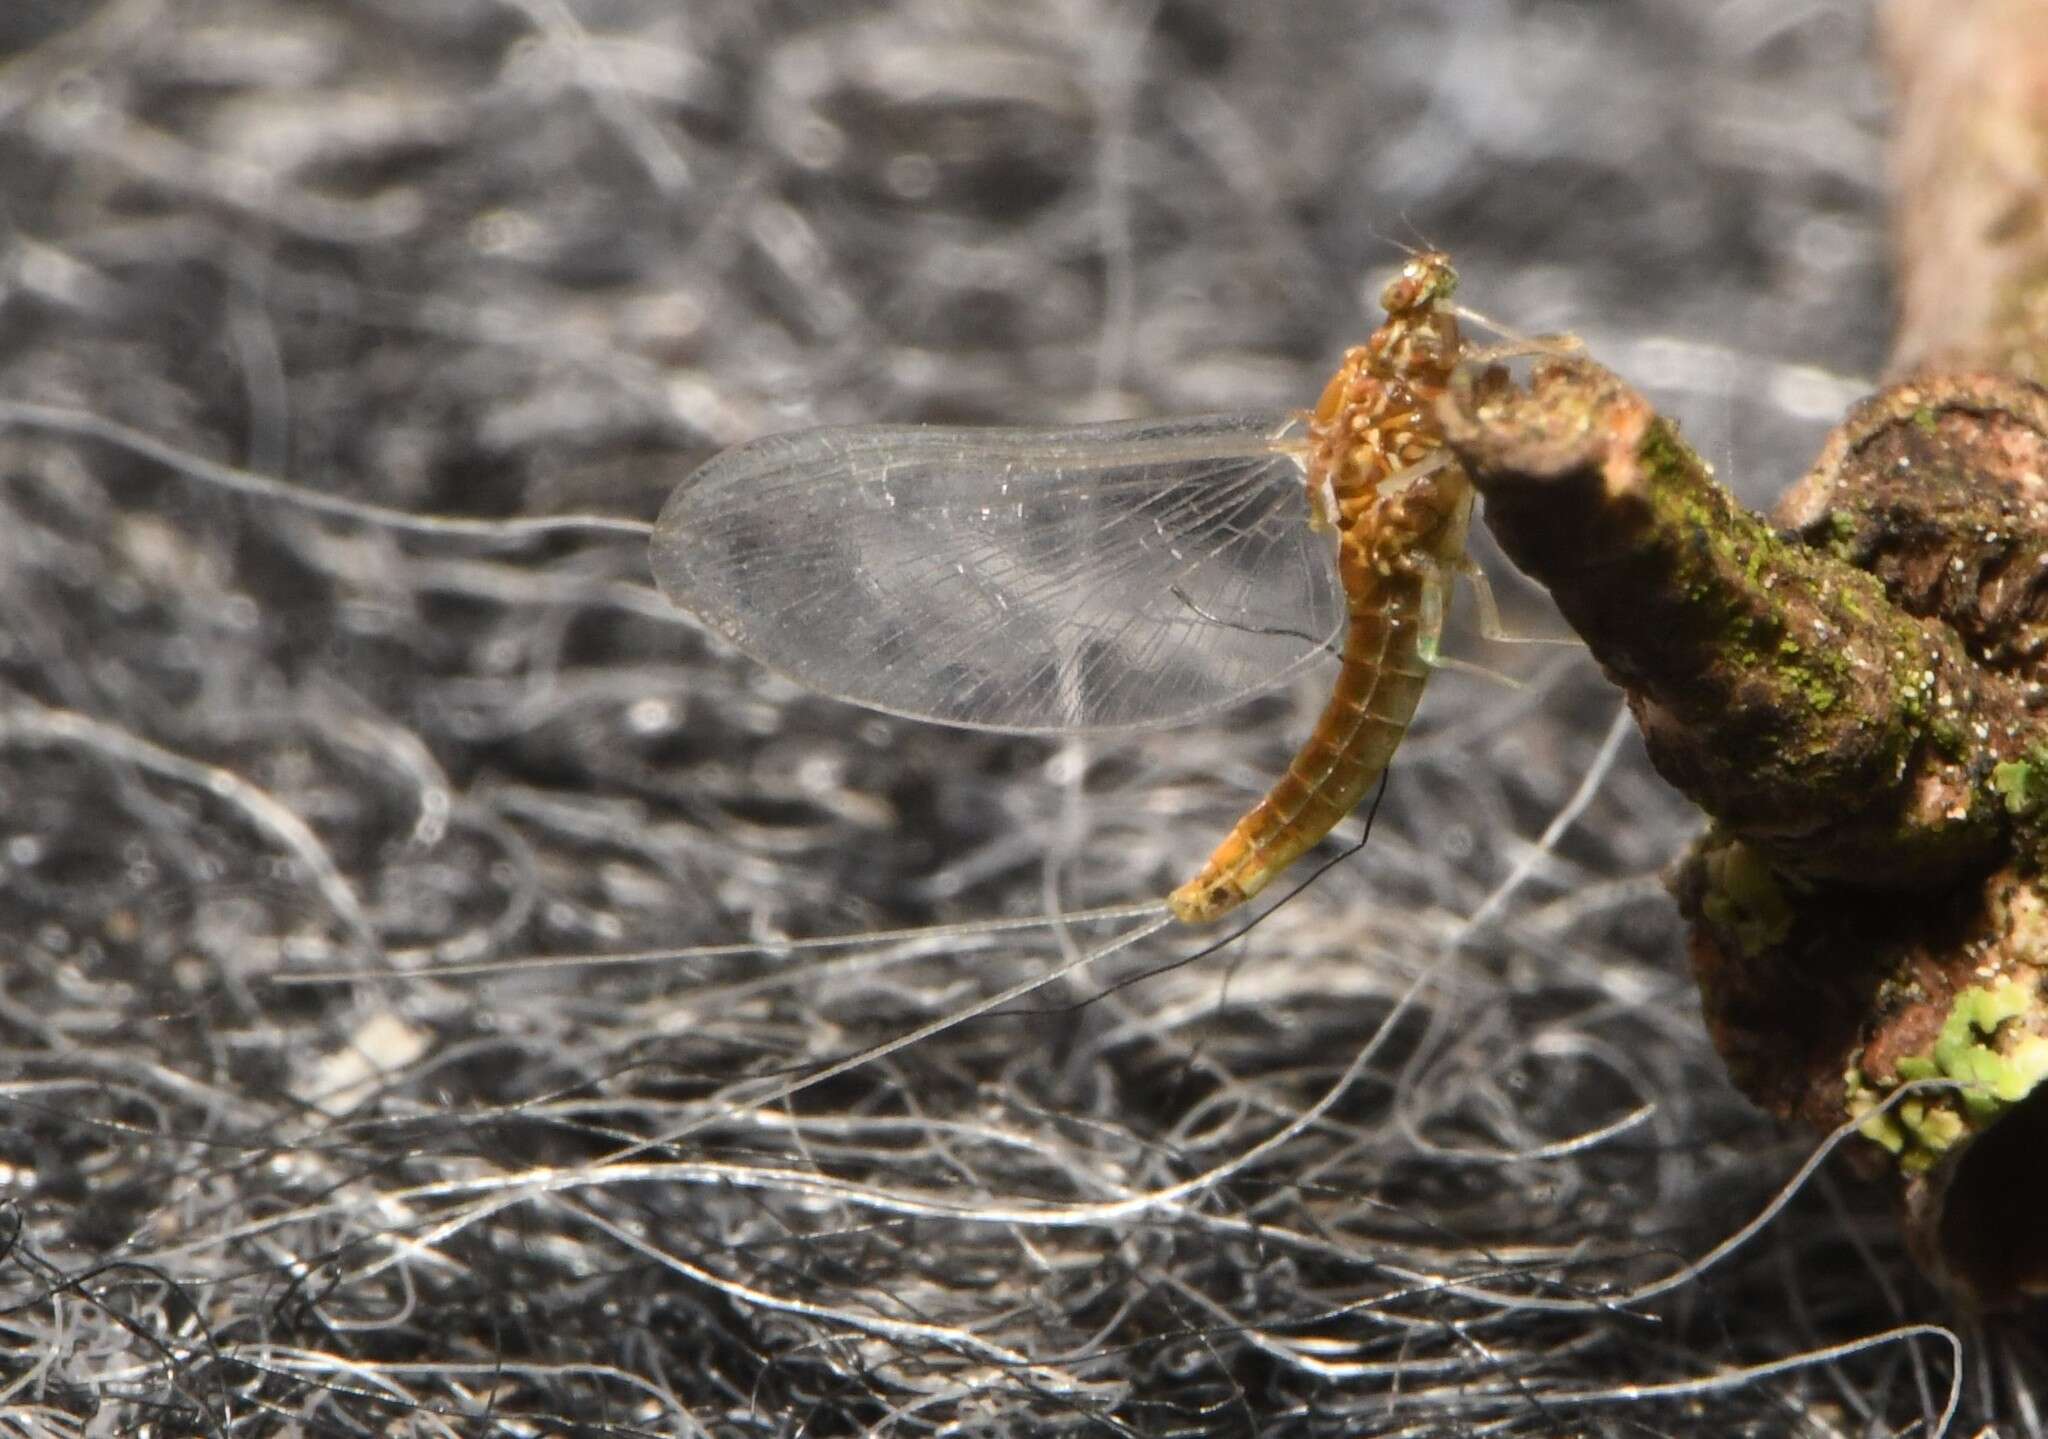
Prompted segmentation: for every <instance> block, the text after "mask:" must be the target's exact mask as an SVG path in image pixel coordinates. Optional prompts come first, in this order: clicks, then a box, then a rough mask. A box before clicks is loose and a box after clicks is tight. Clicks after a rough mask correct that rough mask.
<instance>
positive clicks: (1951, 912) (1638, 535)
mask: <svg viewBox="0 0 2048 1439" xmlns="http://www.w3.org/2000/svg"><path fill="white" fill-rule="evenodd" d="M1889 42H1890V51H1891V54H1892V57H1893V59H1894V61H1895V62H1896V66H1897V69H1898V72H1899V77H1900V87H1901V95H1902V103H1901V132H1900V137H1899V145H1898V161H1899V176H1900V182H1901V188H1902V194H1901V199H1900V204H1899V207H1898V215H1899V222H1898V237H1899V243H1900V249H1901V255H1902V271H1903V279H1902V300H1903V315H1902V319H1901V327H1900V332H1899V337H1898V343H1897V352H1896V363H1895V369H1896V370H1897V371H1898V372H1900V373H1901V374H1904V375H1907V376H1908V378H1906V379H1905V380H1903V381H1902V382H1901V383H1898V384H1896V385H1894V386H1892V387H1891V388H1889V389H1886V390H1884V391H1882V392H1880V393H1879V394H1877V395H1875V396H1873V397H1872V398H1870V399H1869V400H1867V401H1865V402H1864V403H1862V404H1861V405H1859V406H1857V407H1856V408H1855V409H1854V410H1853V411H1852V412H1851V413H1850V414H1849V416H1848V417H1847V418H1846V419H1845V421H1844V422H1843V423H1842V425H1841V426H1840V427H1839V428H1838V429H1837V430H1836V431H1835V433H1834V434H1833V436H1832V437H1831V439H1830V440H1829V442H1828V444H1827V445H1826V447H1825V448H1824V450H1823V452H1822V454H1821V456H1820V458H1819V460H1818V462H1817V463H1816V464H1815V466H1814V468H1813V469H1812V471H1811V472H1810V473H1809V474H1808V475H1807V476H1806V477H1805V478H1804V479H1803V480H1801V481H1800V482H1799V483H1798V484H1797V485H1795V486H1794V487H1793V488H1792V489H1791V490H1790V491H1789V492H1788V493H1787V494H1786V496H1785V497H1784V499H1783V501H1782V502H1781V505H1780V507H1779V511H1778V514H1777V517H1776V518H1777V521H1778V525H1777V526H1775V527H1774V526H1773V525H1772V524H1771V523H1769V522H1767V521H1766V520H1765V519H1764V518H1763V517H1761V516H1758V515H1755V514H1751V513H1749V512H1747V511H1745V510H1743V509H1742V508H1741V507H1740V506H1739V505H1737V504H1736V503H1735V502H1734V501H1733V499H1732V498H1731V497H1730V496H1729V495H1728V494H1727V493H1726V492H1725V491H1723V490H1722V489H1721V488H1720V487H1719V486H1717V485H1716V484H1715V483H1714V481H1713V479H1712V477H1711V475H1710V474H1709V473H1708V472H1707V470H1706V468H1705V467H1704V466H1703V465H1702V464H1701V463H1700V461H1699V460H1698V459H1697V458H1696V457H1695V456H1694V455H1693V454H1692V453H1691V451H1690V450H1689V449H1687V447H1686V446H1685V445H1684V443H1683V442H1682V441H1681V440H1680V439H1679V437H1678V435H1677V433H1676V431H1675V430H1674V429H1673V428H1672V427H1671V426H1670V425H1669V424H1668V423H1667V422H1666V421H1664V420H1662V419H1660V418H1659V417H1658V416H1656V415H1655V414H1654V413H1653V412H1652V411H1651V409H1650V408H1649V406H1648V405H1647V404H1646V403H1645V402H1644V401H1643V400H1642V399H1641V398H1640V397H1638V396H1637V395H1635V394H1634V393H1633V392H1631V391H1630V390H1629V389H1628V388H1627V387H1626V386H1625V385H1623V384H1622V383H1621V382H1620V381H1618V380H1616V379H1615V378H1614V377H1613V376H1611V375H1609V374H1607V373H1606V372H1605V371H1603V370H1601V369H1599V368H1598V367H1597V366H1595V365H1592V364H1590V363H1587V362H1584V361H1553V362H1550V363H1548V364H1545V365H1542V366H1540V367H1539V368H1538V369H1537V371H1536V373H1535V374H1534V376H1533V377H1532V379H1531V381H1530V383H1529V384H1528V385H1527V386H1526V387H1519V388H1518V387H1516V386H1514V385H1512V384H1510V383H1508V381H1507V380H1506V378H1505V377H1504V376H1503V375H1502V374H1500V373H1499V372H1498V371H1495V372H1491V373H1489V374H1485V375H1476V374H1475V375H1470V376H1467V377H1466V378H1465V380H1464V381H1463V383H1462V384H1461V385H1460V386H1459V387H1458V388H1457V389H1456V390H1455V391H1454V393H1453V395H1452V396H1451V399H1450V401H1449V403H1448V406H1447V411H1446V415H1445V422H1446V425H1447V427H1448V431H1449V434H1450V437H1451V442H1452V444H1453V446H1454V448H1455V449H1456V450H1457V451H1458V453H1459V454H1460V456H1461V458H1462V459H1463V460H1464V462H1465V463H1466V465H1467V467H1468V468H1469V469H1470V470H1471V472H1472V476H1473V479H1474V482H1475V484H1477V486H1478V487H1479V489H1480V490H1481V492H1482V493H1483V494H1484V495H1485V496H1486V501H1487V515H1488V519H1489V522H1490V523H1491V525H1492V527H1493V529H1494V531H1495V533H1496V534H1497V535H1498V536H1499V538H1500V541H1501V543H1502V546H1503V548H1505V549H1506V550H1507V552H1508V553H1509V555H1510V556H1511V557H1513V558H1514V559H1515V560H1516V562H1517V563H1518V564H1520V565H1522V566H1523V567H1524V568H1525V569H1527V570H1528V571H1529V572H1530V573H1531V574H1533V575H1535V576H1536V577H1537V578H1539V579H1541V580H1542V581H1543V582H1544V583H1546V584H1547V585H1549V586H1550V587H1551V589H1552V591H1553V593H1554V594H1555V595H1556V597H1557V600H1558V603H1559V605H1560V607H1561V608H1562V609H1563V610H1564V612H1565V614H1566V615H1567V617H1568V618H1569V619H1570V620H1571V621H1572V623H1573V624H1574V626H1575V627H1576V628H1577V629H1578V630H1579V632H1580V634H1582V635H1583V636H1584V637H1585V639H1586V641H1587V643H1588V644H1589V645H1590V646H1591V647H1592V649H1593V651H1594V653H1595V654H1596V655H1597V656H1598V658H1599V659H1600V662H1601V664H1602V665H1603V666H1604V667H1605V669H1606V670H1607V672H1608V674H1609V675H1610V676H1611V677H1612V678H1613V679H1614V680H1615V682H1616V683H1618V684H1619V685H1621V686H1622V687H1623V688H1624V690H1626V691H1627V693H1628V695H1629V699H1630V703H1631V706H1632V707H1633V709H1634V711H1635V714H1636V717H1637V720H1638V722H1639V724H1640V725H1641V727H1642V730H1643V733H1644V736H1645V738H1646V740H1647V741H1648V744H1649V748H1650V752H1651V755H1652V758H1653V759H1654V760H1655V761H1656V763H1657V765H1658V767H1659V769H1660V770H1661V771H1662V772H1663V773H1664V774H1665V776H1666V777H1667V778H1669V779H1670V780H1671V781H1672V783H1674V784H1675V785H1677V786H1679V787H1680V788H1681V789H1683V790H1685V791H1686V792H1687V793H1688V794H1689V795H1691V796H1692V797H1693V798H1694V799H1695V800H1696V801H1697V802H1698V803H1699V804H1700V806H1701V807H1702V808H1703V809H1705V810H1706V811H1707V813H1708V814H1709V815H1710V816H1711V817H1712V820H1713V825H1712V828H1711V829H1710V831H1709V832H1708V834H1707V835H1706V836H1705V837H1704V838H1703V839H1702V840H1701V841H1699V842H1698V843H1697V844H1696V845H1695V846H1694V848H1693V850H1692V851H1691V852H1690V853H1689V854H1688V855H1687V856H1685V858H1684V859H1683V860H1682V861H1681V863H1680V864H1679V865H1678V867H1677V868H1676V869H1675V871H1674V873H1673V880H1672V883H1673V889H1674V892H1675V893H1676V895H1677V897H1678V899H1679V901H1680V905H1681V907H1682V909H1683V910H1684V912H1685V914H1686V916H1687V918H1688V919H1689V920H1690V922H1691V923H1692V925H1693V962H1694V968H1695V972H1696V974H1697V976H1698V979H1699V982H1700V990H1701V998H1702V1003H1703V1007H1704V1009H1705V1013H1706V1018H1707V1023H1708V1028H1709V1030H1710V1032H1711V1033H1712V1035H1713V1037H1714V1040H1715V1043H1716V1044H1717V1046H1718V1047H1719V1048H1720V1050H1721V1052H1722V1054H1723V1055H1724V1057H1725V1058H1726V1060H1727V1062H1728V1065H1729V1069H1730V1072H1731V1074H1732V1075H1733V1076H1734V1078H1735V1080H1736V1082H1737V1083H1738V1084H1740V1085H1741V1086H1742V1087H1743V1088H1744V1090H1745V1091H1746V1092H1748V1093H1749V1094H1750V1095H1751V1096H1752V1097H1753V1098H1755V1099H1756V1100H1757V1102H1758V1103H1760V1104H1762V1105H1764V1106H1765V1107H1766V1108H1768V1109H1770V1110H1771V1111H1773V1112H1775V1113H1777V1114H1780V1115H1783V1116H1786V1117H1788V1118H1798V1119H1801V1120H1803V1121H1805V1122H1807V1123H1809V1124H1811V1125H1813V1126H1814V1127H1815V1128H1817V1129H1819V1130H1822V1131H1827V1130H1832V1129H1835V1128H1837V1127H1838V1126H1840V1125H1841V1124H1842V1123H1844V1122H1845V1121H1847V1120H1853V1119H1856V1118H1858V1117H1859V1116H1866V1117H1865V1119H1864V1123H1863V1125H1862V1130H1863V1134H1864V1135H1865V1137H1866V1138H1867V1139H1868V1141H1869V1143H1868V1144H1861V1143H1860V1142H1859V1148H1860V1150H1861V1157H1862V1159H1863V1160H1864V1162H1865V1163H1866V1165H1867V1166H1868V1167H1870V1168H1872V1169H1873V1170H1882V1169H1885V1168H1887V1167H1889V1168H1891V1169H1892V1170H1893V1171H1894V1172H1896V1173H1897V1174H1898V1175H1899V1176H1900V1177H1901V1179H1902V1181H1903V1183H1902V1196H1903V1210H1904V1215H1905V1220H1906V1227H1907V1234H1908V1240H1909V1243H1910V1245H1911V1247H1912V1248H1913V1250H1914V1252H1915V1253H1916V1255H1917V1256H1918V1257H1919V1258H1920V1260H1921V1262H1922V1264H1923V1266H1924V1267H1925V1268H1926V1269H1927V1271H1928V1272H1929V1273H1930V1274H1931V1275H1932V1276H1934V1277H1935V1278H1936V1279H1937V1280H1938V1281H1940V1282H1941V1283H1942V1284H1944V1285H1945V1286H1946V1287H1947V1288H1948V1289H1949V1290H1950V1292H1951V1293H1953V1294H1954V1295H1955V1296H1956V1297H1957V1298H1958V1299H1959V1300H1961V1301H1962V1302H1964V1303H1965V1304H1967V1305H1971V1306H1974V1307H1978V1308H1983V1309H1998V1308H2008V1307H2014V1306H2020V1305H2024V1304H2026V1303H2028V1302H2031V1301H2032V1300H2034V1299H2036V1298H2038V1297H2040V1296H2042V1295H2048V1238H2044V1237H2043V1236H2044V1233H2048V1231H2044V1229H2043V1227H2042V1226H2040V1224H2039V1223H2038V1215H2037V1211H2038V1204H2037V1203H2035V1202H2033V1201H2032V1199H2031V1198H2030V1197H2031V1196H2037V1195H2038V1194H2039V1193H2040V1192H2041V1185H2042V1182H2043V1180H2044V1179H2048V1175H2044V1174H2043V1172H2042V1169H2043V1161H2042V1159H2041V1155H2042V1152H2043V1146H2042V1144H2041V1142H2040V1141H2041V1140H2042V1139H2043V1138H2048V1090H2044V1091H2042V1092H2041V1094H2040V1095H2039V1096H2038V1097H2037V1096H2036V1086H2037V1085H2038V1083H2039V1082H2040V1081H2041V1080H2042V1079H2043V1078H2044V1077H2048V902H2044V883H2043V879H2042V875H2043V872H2044V868H2048V728H2044V726H2043V724H2042V722H2041V714H2042V711H2043V707H2044V705H2048V391H2044V390H2043V389H2042V388H2041V387H2040V385H2039V384H2037V383H2035V382H2036V381H2037V380H2038V379H2041V378H2042V377H2044V376H2048V4H2043V3H2041V0H1981V3H1976V4H1966V5H1957V4H1954V3H1952V0H1947V2H1946V3H1944V0H1930V3H1919V0H1916V3H1901V4H1897V5H1895V6H1894V7H1893V8H1892V13H1891V17H1890V28H1889ZM1915 1080H1947V1081H1952V1082H1954V1085H1955V1087H1953V1088H1951V1089H1948V1090H1945V1091H1930V1092H1915V1093H1914V1094H1913V1095H1911V1096H1909V1097H1906V1098H1905V1099H1904V1100H1903V1101H1902V1102H1899V1103H1896V1104H1893V1105H1892V1106H1891V1107H1890V1108H1888V1109H1883V1110H1880V1109H1879V1106H1880V1105H1881V1104H1883V1103H1884V1102H1885V1100H1886V1098H1887V1096H1890V1095H1892V1094H1893V1092H1894V1091H1896V1090H1897V1089H1898V1088H1899V1087H1900V1086H1901V1085H1902V1084H1905V1083H1908V1082H1911V1081H1915ZM1887 1161H1889V1163H1887Z"/></svg>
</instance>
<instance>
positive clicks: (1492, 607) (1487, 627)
mask: <svg viewBox="0 0 2048 1439" xmlns="http://www.w3.org/2000/svg"><path fill="white" fill-rule="evenodd" d="M1458 573H1459V574H1461V575H1463V576H1464V577H1465V583H1466V584H1468V585H1470V586H1472V600H1473V603H1474V604H1475V605H1477V606H1478V609H1479V633H1480V634H1481V635H1483V636H1485V637H1486V638H1487V639H1489V640H1491V641H1493V642H1494V643H1495V644H1500V645H1583V644H1584V643H1585V641H1584V640H1581V639H1579V638H1578V637H1577V636H1575V635H1518V634H1515V633H1513V632H1511V631H1510V630H1509V629H1508V627H1507V626H1506V625H1504V624H1502V623H1501V618H1500V605H1499V603H1498V602H1497V601H1495V599H1494V597H1493V585H1492V583H1491V582H1490V581H1488V579H1487V578H1486V571H1485V570H1483V569H1481V568H1479V562H1478V561H1477V560H1475V559H1473V558H1472V557H1471V556H1470V555H1466V556H1464V557H1462V558H1461V559H1460V560H1459V561H1458Z"/></svg>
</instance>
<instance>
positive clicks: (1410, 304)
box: [1380, 250, 1458, 315]
mask: <svg viewBox="0 0 2048 1439" xmlns="http://www.w3.org/2000/svg"><path fill="white" fill-rule="evenodd" d="M1457 288H1458V272H1457V271H1456V270H1453V269H1452V268H1451V257H1450V256H1449V255H1446V254H1444V253H1443V252H1442V251H1441V250H1425V251H1423V252H1422V253H1421V254H1419V255H1417V256H1415V258H1413V259H1412V260H1410V261H1409V262H1408V263H1407V264H1405V265H1403V266H1402V267H1401V273H1400V274H1398V275H1396V276H1394V278H1393V279H1391V280H1389V281H1387V288H1386V289H1384V290H1382V291H1380V305H1381V306H1382V307H1383V308H1384V309H1385V310H1386V312H1387V313H1388V314H1389V315H1408V314H1413V313H1414V312H1415V311H1417V310H1422V309H1427V308H1428V307H1429V306H1431V305H1434V304H1435V303H1436V302H1437V301H1439V300H1448V299H1449V298H1450V297H1451V292H1452V291H1454V290H1456V289H1457Z"/></svg>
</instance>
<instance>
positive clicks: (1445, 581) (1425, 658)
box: [1415, 559, 1523, 690]
mask: <svg viewBox="0 0 2048 1439" xmlns="http://www.w3.org/2000/svg"><path fill="white" fill-rule="evenodd" d="M1418 563H1420V564H1422V565H1424V566H1425V568H1424V570H1423V576H1422V613H1421V614H1420V616H1418V626H1417V634H1416V638H1415V657H1416V658H1417V659H1419V660H1421V661H1422V662H1423V664H1425V665H1427V666H1428V667H1429V668H1431V669H1437V670H1459V671H1461V672H1463V673H1465V674H1469V675H1477V676H1479V677H1480V678H1481V679H1488V680H1492V681H1494V682H1495V683H1496V684H1504V685H1506V686H1507V687H1508V688H1509V689H1516V690H1518V689H1521V688H1523V685H1522V682H1521V681H1520V680H1518V679H1516V678H1515V677H1514V676H1513V675H1504V674H1502V673H1501V672H1500V671H1499V670H1490V669H1488V668H1487V667H1486V666H1485V665H1475V664H1473V663H1472V662H1471V661H1469V660H1454V659H1452V658H1451V657H1450V656H1448V655H1446V654H1445V653H1444V652H1443V638H1444V616H1445V615H1446V614H1447V613H1449V611H1450V607H1451V585H1452V582H1453V579H1454V577H1455V575H1456V573H1457V571H1456V570H1453V569H1452V568H1451V567H1450V566H1448V565H1446V564H1443V563H1442V562H1441V561H1438V560H1431V559H1419V560H1418ZM1492 602H1493V596H1492V595H1491V594H1488V596H1487V599H1486V603H1487V604H1488V605H1491V604H1492ZM1496 618H1498V616H1496Z"/></svg>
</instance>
